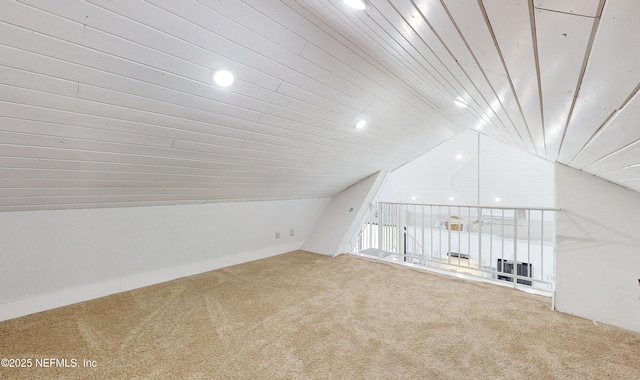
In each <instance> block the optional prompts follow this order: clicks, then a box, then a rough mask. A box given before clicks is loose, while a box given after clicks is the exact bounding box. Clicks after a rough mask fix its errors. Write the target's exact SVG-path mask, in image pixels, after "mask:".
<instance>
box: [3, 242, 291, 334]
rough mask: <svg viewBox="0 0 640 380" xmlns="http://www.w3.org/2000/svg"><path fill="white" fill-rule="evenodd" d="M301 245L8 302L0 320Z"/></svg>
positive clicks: (266, 250)
mask: <svg viewBox="0 0 640 380" xmlns="http://www.w3.org/2000/svg"><path fill="white" fill-rule="evenodd" d="M301 246H302V242H297V243H288V244H282V245H279V246H275V247H269V248H265V249H259V250H254V251H248V252H241V253H237V254H233V255H228V256H222V257H216V258H214V259H211V260H207V261H201V262H196V263H188V264H184V265H180V266H176V267H171V268H166V269H160V270H157V271H153V272H146V273H140V274H136V275H133V276H127V277H121V278H115V279H113V280H108V281H103V282H98V283H91V284H86V285H83V286H78V287H74V288H71V289H65V290H59V291H55V292H52V293H47V294H42V295H38V296H34V297H30V298H26V299H21V300H17V301H12V302H7V303H4V304H0V322H1V321H6V320H8V319H13V318H18V317H22V316H25V315H29V314H34V313H38V312H41V311H45V310H51V309H55V308H58V307H62V306H67V305H71V304H74V303H78V302H83V301H89V300H92V299H96V298H100V297H105V296H108V295H111V294H116V293H121V292H126V291H129V290H133V289H138V288H142V287H145V286H149V285H155V284H159V283H162V282H167V281H171V280H175V279H178V278H181V277H187V276H193V275H196V274H200V273H204V272H209V271H212V270H216V269H220V268H224V267H228V266H232V265H237V264H242V263H246V262H249V261H254V260H259V259H264V258H267V257H271V256H277V255H280V254H282V253H286V252H291V251H296V250H299V249H300V247H301Z"/></svg>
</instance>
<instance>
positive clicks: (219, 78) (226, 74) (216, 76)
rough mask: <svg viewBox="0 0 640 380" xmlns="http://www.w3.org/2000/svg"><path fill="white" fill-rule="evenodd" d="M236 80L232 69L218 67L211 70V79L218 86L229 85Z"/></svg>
mask: <svg viewBox="0 0 640 380" xmlns="http://www.w3.org/2000/svg"><path fill="white" fill-rule="evenodd" d="M235 80H236V76H235V75H234V74H233V71H231V70H229V69H224V68H220V69H217V70H216V71H214V72H213V81H214V82H215V83H216V84H217V85H218V86H220V87H229V86H231V84H233V81H235Z"/></svg>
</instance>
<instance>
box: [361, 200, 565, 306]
mask: <svg viewBox="0 0 640 380" xmlns="http://www.w3.org/2000/svg"><path fill="white" fill-rule="evenodd" d="M372 209H373V207H372ZM375 210H376V213H375V216H376V218H373V214H372V215H371V216H372V217H370V218H369V219H367V222H366V223H365V224H364V226H363V228H362V229H361V230H360V235H359V236H358V239H357V242H356V244H355V245H354V247H353V252H354V253H356V254H360V255H362V256H368V257H373V258H377V259H381V260H386V261H393V262H400V263H404V264H408V265H413V266H419V267H423V268H425V269H429V270H435V271H438V272H442V273H448V274H454V275H457V276H463V277H470V278H476V279H482V280H483V281H489V282H495V283H498V284H502V285H505V284H508V285H510V286H513V287H516V288H519V289H522V290H526V291H531V292H535V293H538V294H544V295H553V292H554V291H555V249H554V248H555V242H554V238H555V212H556V211H559V209H556V208H518V207H493V206H471V205H436V204H406V203H386V202H381V203H379V204H378V206H377V208H375Z"/></svg>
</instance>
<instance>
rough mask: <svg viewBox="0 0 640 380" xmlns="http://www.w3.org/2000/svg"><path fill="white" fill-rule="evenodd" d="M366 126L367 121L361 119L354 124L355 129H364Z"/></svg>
mask: <svg viewBox="0 0 640 380" xmlns="http://www.w3.org/2000/svg"><path fill="white" fill-rule="evenodd" d="M365 125H367V121H366V120H364V119H362V120H358V122H357V123H356V129H362V128H364V126H365Z"/></svg>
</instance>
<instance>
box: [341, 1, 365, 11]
mask: <svg viewBox="0 0 640 380" xmlns="http://www.w3.org/2000/svg"><path fill="white" fill-rule="evenodd" d="M344 2H345V4H347V5H348V6H350V7H351V8H353V9H357V10H360V11H362V10H365V9H367V3H366V1H365V0H344Z"/></svg>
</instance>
